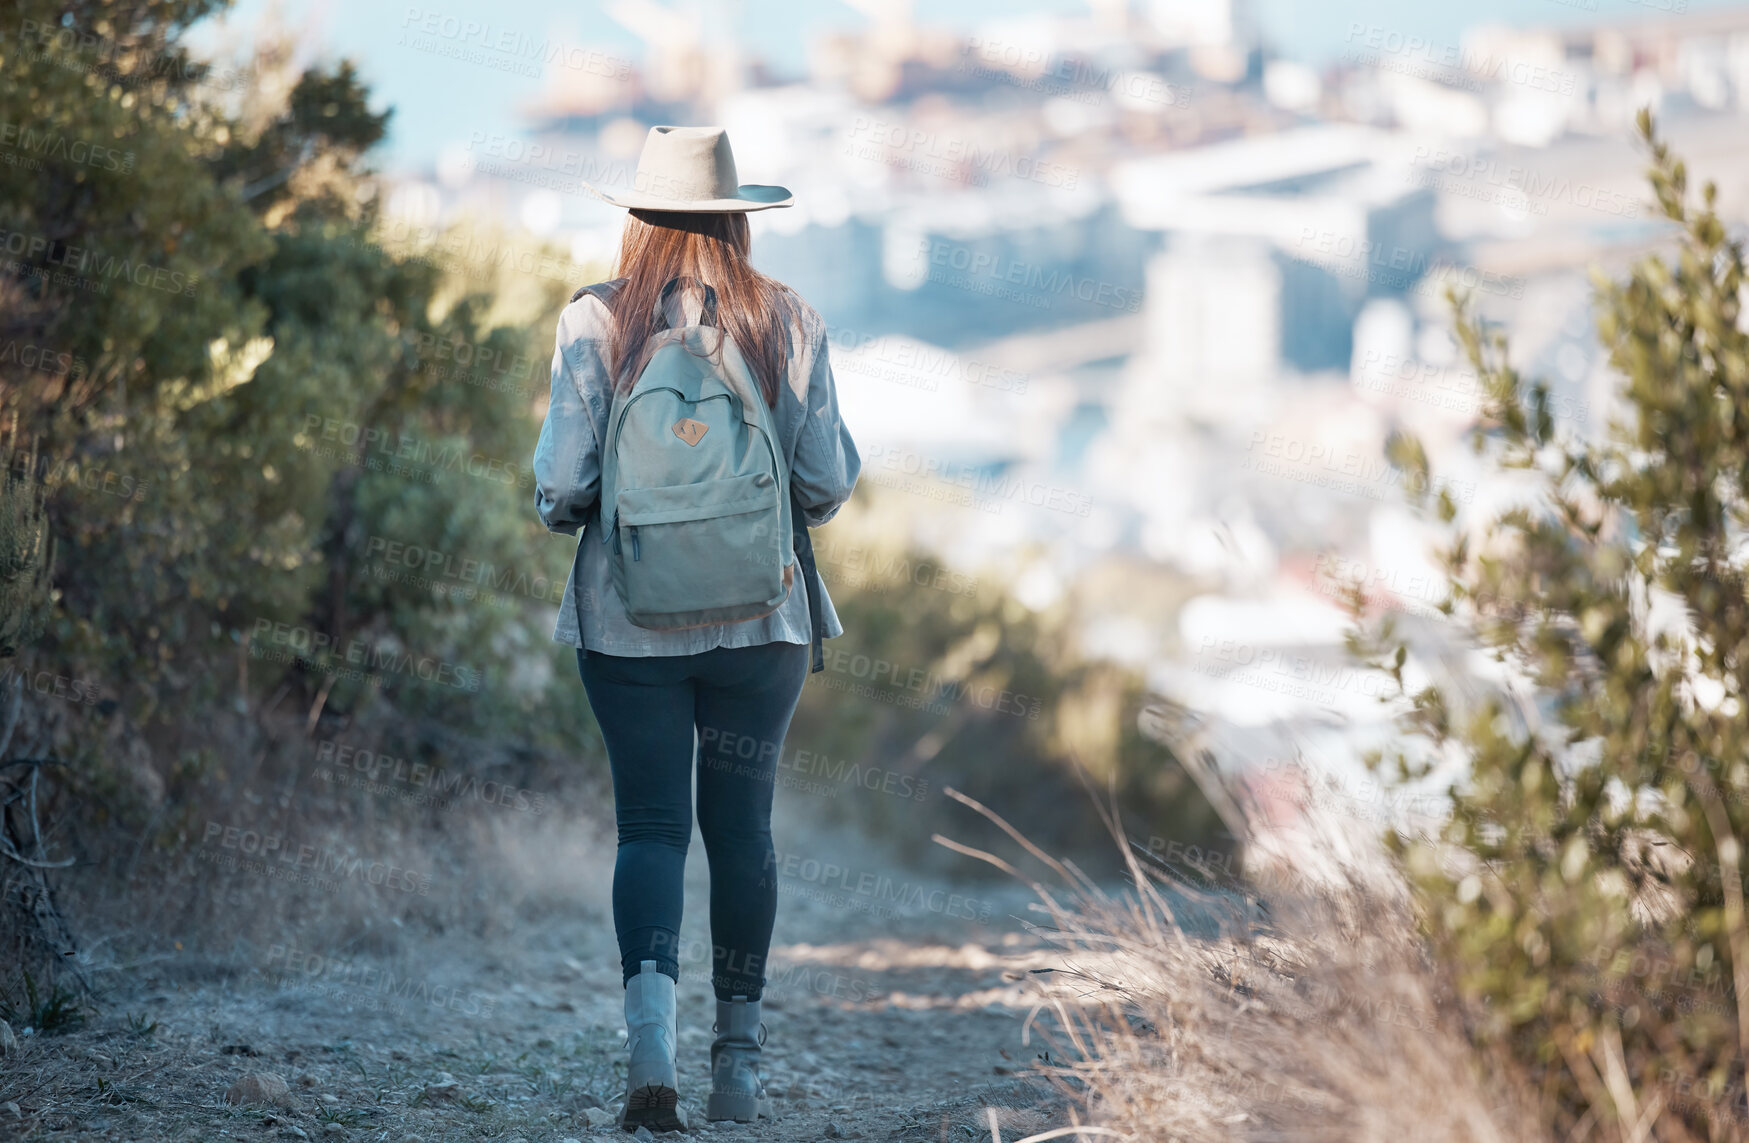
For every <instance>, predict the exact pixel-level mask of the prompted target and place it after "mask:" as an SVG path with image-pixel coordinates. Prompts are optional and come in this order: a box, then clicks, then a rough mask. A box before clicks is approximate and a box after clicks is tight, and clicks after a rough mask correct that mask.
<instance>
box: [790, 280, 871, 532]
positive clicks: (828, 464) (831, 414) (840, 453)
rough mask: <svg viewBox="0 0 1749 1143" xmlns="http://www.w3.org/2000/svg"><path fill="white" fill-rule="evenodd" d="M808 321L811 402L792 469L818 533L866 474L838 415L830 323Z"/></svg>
mask: <svg viewBox="0 0 1749 1143" xmlns="http://www.w3.org/2000/svg"><path fill="white" fill-rule="evenodd" d="M807 319H808V320H807V321H806V323H805V325H804V329H805V331H806V333H805V337H806V342H807V349H808V358H807V360H808V370H809V372H808V389H807V400H806V405H805V408H804V411H803V416H802V431H801V435H800V437H799V438H798V439H797V441H796V455H795V463H794V464H793V465H792V466H791V467H790V486H791V487H792V488H793V489H794V490H795V494H796V501H797V503H799V504H800V505H801V507H802V515H803V517H804V519H805V520H806V522H807V525H808V527H810V528H818V527H819V526H820V525H821V524H824V523H826V521H828V520H830V519H832V517H833V516H836V515H837V514H838V509H840V508H842V507H843V506H844V502H845V501H846V500H849V499H850V493H851V492H852V491H853V490H854V489H855V488H856V478H857V475H858V474H859V473H860V472H861V471H862V457H861V456H859V455H858V454H857V451H856V442H855V441H853V440H851V439H850V430H849V429H848V428H846V427H845V424H844V419H843V417H841V416H839V413H838V387H837V383H836V381H835V380H834V379H833V377H832V361H831V359H830V357H829V356H828V349H829V343H828V339H827V336H826V323H825V322H824V321H822V320H821V319H820V317H819V315H818V314H816V313H813V312H809V313H808V314H807Z"/></svg>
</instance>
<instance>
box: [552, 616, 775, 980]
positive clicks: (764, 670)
mask: <svg viewBox="0 0 1749 1143" xmlns="http://www.w3.org/2000/svg"><path fill="white" fill-rule="evenodd" d="M577 669H578V673H579V674H581V675H582V676H583V688H584V690H586V691H587V692H588V694H589V705H590V707H591V708H593V709H594V711H595V721H596V723H597V724H599V725H600V727H601V737H602V740H603V741H604V742H605V743H606V745H607V759H608V765H609V767H610V768H611V769H612V771H613V801H614V817H615V819H616V821H617V822H618V825H619V857H618V860H617V861H616V862H615V864H614V869H613V927H614V930H615V931H616V932H617V933H618V934H619V953H620V965H621V968H622V969H623V970H624V974H625V979H627V980H630V979H631V978H632V977H633V976H636V975H637V973H638V967H639V962H640V961H645V960H653V961H655V962H656V963H657V964H658V965H660V966H661V969H662V971H663V972H665V973H667V974H668V975H670V976H672V977H674V978H675V979H676V980H678V979H679V978H680V951H681V949H680V910H681V897H682V891H683V881H684V879H685V872H686V848H687V845H688V843H689V842H691V840H692V805H691V803H692V797H691V795H692V758H693V741H694V737H693V736H694V729H695V728H696V729H697V741H698V829H699V833H700V834H701V835H703V837H704V848H705V854H706V856H707V857H708V858H709V859H710V870H711V983H712V986H713V987H714V988H715V990H716V994H717V998H718V999H720V1000H728V999H731V998H733V997H735V996H745V997H747V998H748V999H750V1000H756V999H758V998H759V996H760V994H761V992H762V990H763V989H764V987H765V960H766V957H767V955H768V954H769V952H770V949H771V925H772V920H773V919H774V918H775V917H776V915H777V878H776V871H775V870H774V869H773V868H772V864H773V856H772V846H771V795H772V789H773V786H774V784H775V782H774V779H775V776H776V773H777V759H778V755H779V754H780V753H781V752H782V750H783V738H784V735H785V734H786V733H788V731H789V723H790V717H791V716H792V715H793V714H794V713H795V709H796V700H797V699H799V698H800V697H801V693H802V683H803V682H805V681H806V679H807V677H808V648H807V647H806V646H805V645H803V644H800V643H764V644H760V645H758V646H754V647H717V648H714V649H712V650H709V651H702V652H700V653H698V654H696V655H650V656H622V655H604V654H602V653H601V652H599V651H587V650H582V649H579V650H578V652H577Z"/></svg>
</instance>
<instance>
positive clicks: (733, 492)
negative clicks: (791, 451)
mask: <svg viewBox="0 0 1749 1143" xmlns="http://www.w3.org/2000/svg"><path fill="white" fill-rule="evenodd" d="M617 509H618V515H617V522H616V527H617V528H618V531H619V540H620V542H619V544H618V554H617V555H616V556H615V557H614V560H613V563H614V572H615V581H616V584H617V585H618V587H619V589H620V597H621V599H622V601H623V602H624V603H625V606H626V612H627V614H628V616H629V617H630V618H631V620H632V622H633V623H637V624H639V625H640V626H670V625H672V626H687V625H693V624H697V623H706V622H713V621H715V622H727V621H730V620H733V619H737V618H747V617H750V616H752V615H754V614H760V613H762V611H761V609H765V610H769V608H770V607H771V606H773V605H774V604H773V601H774V600H781V599H782V597H783V595H784V593H785V584H784V576H783V552H784V545H783V540H784V539H785V537H783V536H780V535H778V534H777V532H778V530H779V528H780V527H781V520H782V516H781V512H780V503H779V501H778V483H777V480H776V478H775V477H773V476H772V475H771V474H769V473H747V474H745V475H742V476H731V477H727V478H725V479H722V480H708V481H701V482H699V483H696V484H677V485H671V486H668V487H661V488H626V489H622V490H621V491H620V494H619V499H618V504H617Z"/></svg>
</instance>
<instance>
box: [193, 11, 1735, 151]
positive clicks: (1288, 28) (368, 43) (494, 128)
mask: <svg viewBox="0 0 1749 1143" xmlns="http://www.w3.org/2000/svg"><path fill="white" fill-rule="evenodd" d="M664 2H665V3H669V4H678V3H681V2H684V0H664ZM698 3H699V8H700V11H701V14H702V16H703V18H704V21H705V26H706V27H707V28H717V29H722V30H727V29H735V30H737V31H738V33H739V38H740V39H741V41H742V42H743V43H744V44H745V45H747V47H748V48H749V49H750V50H751V51H753V52H755V53H757V54H758V55H760V56H762V57H764V58H765V59H766V60H767V61H768V62H769V63H770V65H771V66H772V67H774V68H775V69H776V70H778V71H779V72H783V73H793V74H797V75H799V74H800V73H801V72H802V70H803V69H804V67H805V65H806V59H807V48H808V45H809V43H810V42H811V41H812V40H813V39H814V38H815V37H816V36H818V35H819V34H820V33H821V32H824V31H827V30H831V29H845V30H850V29H855V28H858V27H861V26H862V25H863V24H864V23H865V18H864V16H863V15H862V14H861V13H860V12H858V11H857V10H856V9H854V8H851V7H850V6H849V5H847V4H844V3H842V2H840V0H698ZM1676 3H1685V4H1686V6H1687V8H1688V9H1689V10H1690V11H1697V10H1700V9H1703V8H1721V7H1743V6H1745V4H1744V2H1743V0H1649V2H1648V3H1632V2H1629V0H1595V2H1594V3H1593V4H1592V5H1591V7H1590V8H1587V7H1584V6H1582V5H1581V4H1580V3H1562V2H1556V0H1468V2H1467V3H1463V4H1430V3H1426V2H1425V0H1257V3H1256V6H1257V11H1258V14H1259V19H1260V20H1261V22H1262V26H1263V29H1264V36H1265V39H1266V40H1267V42H1268V43H1269V44H1270V45H1271V47H1272V48H1273V49H1274V50H1275V52H1276V53H1277V54H1280V55H1284V56H1287V57H1289V58H1293V59H1299V60H1303V61H1305V62H1308V63H1312V64H1319V63H1324V62H1328V61H1329V60H1331V59H1333V58H1335V57H1336V56H1338V55H1339V54H1340V53H1341V52H1342V51H1343V49H1344V48H1345V47H1346V46H1347V45H1348V37H1349V34H1350V29H1351V28H1352V27H1353V25H1354V24H1355V23H1361V24H1378V25H1382V26H1385V27H1388V28H1391V29H1394V30H1396V31H1398V32H1401V33H1403V34H1404V35H1417V36H1423V37H1426V38H1427V39H1428V40H1429V42H1431V43H1434V44H1438V45H1448V44H1449V45H1456V44H1457V43H1458V40H1459V38H1460V37H1461V35H1462V33H1463V31H1464V29H1465V28H1466V27H1468V26H1470V25H1472V24H1476V23H1484V22H1503V23H1512V24H1565V23H1585V22H1589V21H1596V20H1631V19H1647V18H1654V17H1657V16H1660V15H1662V13H1661V12H1660V11H1659V10H1658V7H1657V5H1670V4H1676ZM604 7H605V5H604V4H603V3H602V2H601V0H435V2H422V3H409V2H408V0H240V2H239V3H238V4H237V5H236V8H235V11H234V14H233V16H232V19H231V24H232V27H233V29H240V28H247V27H249V26H251V25H252V24H253V23H254V22H255V21H256V20H258V19H259V18H260V17H261V16H262V14H263V13H264V12H266V11H268V10H269V9H270V8H276V9H277V10H278V11H279V12H280V14H281V15H280V18H281V20H282V22H283V23H284V24H285V25H287V26H288V27H290V28H292V29H294V30H296V31H298V32H299V33H300V34H301V35H303V36H304V37H305V38H306V40H307V41H308V42H310V43H311V44H312V45H316V46H318V49H319V50H320V51H321V52H322V53H324V54H328V55H345V56H350V57H352V58H353V59H355V60H357V61H358V63H359V65H360V67H361V69H362V71H363V73H364V76H365V78H366V79H367V81H368V82H369V83H370V85H371V87H372V89H373V90H374V91H375V92H376V93H377V97H378V100H379V102H380V103H388V104H393V105H394V106H395V109H396V110H395V117H394V120H393V123H392V134H391V137H390V139H389V143H388V148H387V155H386V158H387V160H388V162H389V164H390V165H402V164H407V165H421V166H422V165H426V164H429V163H430V162H431V161H433V160H434V158H435V157H436V155H437V153H438V152H439V150H440V149H441V148H442V147H443V146H444V144H445V143H447V142H450V141H453V140H458V139H459V140H463V141H465V140H466V139H467V138H468V137H469V135H470V133H471V132H474V131H489V132H515V131H517V130H518V128H519V126H520V118H519V114H518V108H519V107H520V105H521V104H522V103H523V102H524V101H526V100H527V99H529V98H530V97H531V96H532V95H534V94H535V92H536V91H537V90H539V88H540V87H541V85H542V81H541V80H540V79H536V78H529V77H524V76H516V75H511V74H506V73H503V72H499V71H494V70H490V69H486V68H481V67H472V66H465V65H458V64H457V62H456V61H455V60H453V59H449V58H445V57H443V56H440V55H436V54H433V53H431V52H429V51H421V50H417V49H415V48H413V47H410V46H409V45H408V44H407V43H406V41H405V37H406V36H407V34H408V32H409V29H411V30H413V31H414V32H415V33H416V32H417V27H418V24H419V22H420V21H421V20H422V19H424V18H426V17H427V16H430V15H436V16H438V17H440V18H444V19H450V20H453V21H474V22H478V23H480V24H483V25H485V26H487V27H489V28H490V29H491V30H492V31H491V34H492V35H500V34H506V33H508V34H511V35H513V36H518V37H529V38H533V39H537V40H538V39H540V38H542V37H548V36H550V37H551V38H552V39H553V40H554V41H556V42H559V43H562V44H565V45H566V46H567V47H573V46H574V47H577V48H580V49H589V48H599V49H603V50H605V51H607V52H611V53H615V54H618V55H622V56H628V57H630V58H633V59H636V58H639V57H640V55H641V45H640V42H639V41H638V40H637V39H636V37H634V36H632V35H631V34H630V33H629V32H627V31H626V30H625V29H623V28H621V27H620V26H619V25H618V24H617V23H615V22H614V21H613V20H611V19H609V18H608V17H607V16H606V15H604V14H603V10H604ZM1593 9H1594V10H1593ZM916 10H917V11H919V12H920V13H923V14H924V17H923V18H924V19H925V20H926V21H927V22H929V23H932V24H936V25H945V26H948V27H953V28H958V29H961V30H970V29H972V28H974V27H976V26H977V25H979V24H980V23H983V22H985V21H990V20H997V19H1005V18H1006V19H1011V18H1013V17H1015V16H1020V15H1025V14H1032V13H1039V14H1043V13H1053V12H1056V13H1076V12H1082V11H1085V10H1086V8H1085V4H1084V0H918V3H917V4H916ZM211 31H214V32H216V29H212V30H211Z"/></svg>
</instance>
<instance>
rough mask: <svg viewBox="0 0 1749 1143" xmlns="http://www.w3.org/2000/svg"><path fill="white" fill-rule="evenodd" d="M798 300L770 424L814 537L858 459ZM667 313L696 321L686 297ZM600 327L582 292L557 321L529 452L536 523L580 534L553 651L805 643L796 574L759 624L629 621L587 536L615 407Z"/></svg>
mask: <svg viewBox="0 0 1749 1143" xmlns="http://www.w3.org/2000/svg"><path fill="white" fill-rule="evenodd" d="M795 300H796V302H797V309H798V311H799V312H800V315H801V316H800V323H799V328H798V327H792V328H791V330H790V353H789V363H788V366H787V368H786V369H785V377H784V380H785V384H784V385H782V386H781V387H780V389H779V393H778V401H777V407H776V408H775V409H774V410H773V415H774V418H775V420H776V422H777V431H778V434H779V437H780V438H781V443H782V447H783V449H784V456H785V458H786V459H787V461H788V463H789V471H790V483H791V485H792V486H793V488H794V489H795V493H796V500H797V502H798V503H800V505H801V506H802V510H803V515H804V516H805V518H806V520H807V523H808V526H809V527H818V526H819V525H821V524H824V523H825V522H826V521H828V520H830V519H831V518H832V517H833V516H834V515H836V514H837V512H838V509H839V508H840V507H842V506H843V504H844V502H845V501H846V500H848V499H850V493H851V490H852V489H853V488H855V487H856V477H857V474H858V473H859V472H860V471H861V468H862V460H861V458H860V457H859V456H858V455H857V451H856V444H855V443H854V442H853V441H852V440H851V439H850V431H849V430H848V429H846V428H845V427H844V421H843V419H842V418H841V417H840V416H839V415H838V391H837V388H836V386H835V385H834V382H833V379H832V365H831V362H830V361H829V360H828V359H827V339H826V323H825V321H824V320H823V319H822V318H821V317H820V315H819V314H818V313H817V312H815V310H814V308H813V307H812V306H809V305H808V304H807V303H806V302H803V301H801V299H800V298H797V299H795ZM671 307H673V308H671V309H670V312H669V315H668V316H669V320H670V322H672V323H673V324H679V323H680V322H682V321H696V320H697V318H698V308H699V307H698V299H697V298H696V297H695V296H693V297H683V296H682V294H680V293H677V294H676V295H675V297H674V299H673V300H672V301H671ZM608 321H609V319H608V312H607V307H606V306H605V305H604V304H602V302H601V300H600V299H599V298H597V297H595V296H594V295H593V294H584V295H583V296H582V297H580V298H578V299H577V300H576V301H574V302H572V303H571V304H570V305H568V306H566V307H565V310H564V312H563V313H561V314H560V315H559V332H558V339H557V344H556V345H555V346H554V349H553V380H552V396H551V398H550V400H549V402H548V404H547V415H546V420H545V422H544V423H543V424H542V425H541V431H540V441H539V443H538V444H536V446H535V450H534V484H535V492H534V506H535V511H536V512H538V513H539V514H540V518H541V522H542V523H544V524H545V525H546V526H547V530H548V531H549V532H563V533H564V534H565V535H567V536H572V535H576V534H577V532H578V530H579V529H582V530H583V535H582V537H581V538H580V539H579V540H578V543H577V555H576V557H575V558H574V559H573V560H572V562H571V578H570V580H569V582H567V583H566V585H565V599H564V602H563V603H562V604H561V605H560V607H559V618H558V622H557V623H556V624H555V625H554V627H553V641H554V642H556V643H567V644H570V645H571V646H573V647H586V648H588V649H589V650H592V651H602V652H605V653H607V654H610V655H690V654H695V653H697V652H699V651H708V650H710V649H711V648H712V647H749V646H754V645H757V644H761V643H776V642H784V643H804V644H805V643H808V642H810V641H811V639H812V627H811V626H810V623H809V615H808V593H807V590H806V586H805V584H804V583H803V580H802V577H801V576H799V575H798V576H797V577H796V581H795V586H794V587H792V588H791V589H790V594H789V598H788V599H786V600H785V601H784V602H783V604H782V605H781V606H780V607H779V608H778V609H777V610H776V611H774V612H773V613H772V614H770V615H768V616H766V617H764V618H763V619H748V620H744V621H743V622H740V623H721V624H713V625H711V626H708V627H696V628H691V629H688V630H685V631H654V630H650V629H649V628H645V627H638V626H636V625H635V624H633V623H632V622H631V621H630V620H628V619H627V618H626V613H625V607H624V605H623V604H622V603H621V602H620V599H619V594H618V593H617V592H616V591H615V590H614V587H613V582H612V580H611V579H610V578H609V573H608V566H607V553H606V551H605V550H604V545H602V544H601V543H599V542H596V541H597V540H598V537H596V536H594V535H593V531H594V529H592V528H589V527H588V526H587V525H588V523H589V522H590V520H591V519H592V518H593V517H592V509H593V507H594V505H595V502H596V500H597V498H598V497H599V495H600V489H601V442H602V441H603V440H604V439H606V436H607V416H608V410H609V408H610V407H611V406H612V403H613V386H612V384H611V382H610V380H609V378H608V370H607V364H606V358H607V338H608V330H609V326H608ZM820 587H821V590H820V600H821V605H822V610H823V611H824V612H825V620H826V622H825V634H826V635H827V637H831V636H835V635H842V634H843V633H844V627H843V625H842V624H840V623H839V622H838V613H837V612H836V611H835V610H833V607H832V600H831V597H830V596H828V595H827V593H826V590H825V577H824V574H823V573H822V576H821V585H820Z"/></svg>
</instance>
